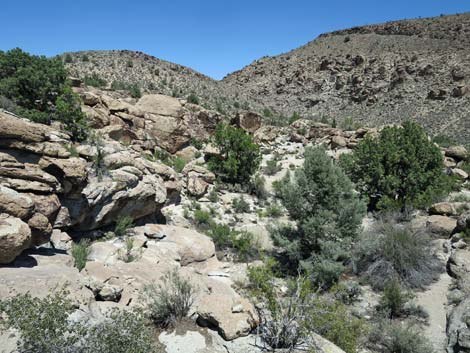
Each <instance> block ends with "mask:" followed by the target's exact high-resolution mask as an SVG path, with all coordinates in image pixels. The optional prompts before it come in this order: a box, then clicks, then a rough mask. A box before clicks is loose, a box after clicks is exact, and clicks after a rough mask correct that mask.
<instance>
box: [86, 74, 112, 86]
mask: <svg viewBox="0 0 470 353" xmlns="http://www.w3.org/2000/svg"><path fill="white" fill-rule="evenodd" d="M83 83H84V84H85V85H87V86H92V87H98V88H100V87H106V85H107V84H108V83H107V82H106V80H105V79H102V78H101V77H99V76H98V74H96V73H94V74H92V75H91V76H85V78H84V79H83Z"/></svg>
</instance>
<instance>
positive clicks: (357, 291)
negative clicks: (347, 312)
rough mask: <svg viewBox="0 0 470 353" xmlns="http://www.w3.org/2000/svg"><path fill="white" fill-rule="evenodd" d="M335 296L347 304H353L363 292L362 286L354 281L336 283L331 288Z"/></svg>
mask: <svg viewBox="0 0 470 353" xmlns="http://www.w3.org/2000/svg"><path fill="white" fill-rule="evenodd" d="M331 293H332V294H333V296H334V298H335V299H337V300H339V301H341V302H342V303H344V304H346V305H351V304H353V303H354V302H356V301H358V300H359V296H360V295H361V293H362V288H361V286H360V285H359V284H358V283H356V282H353V281H343V282H339V283H337V284H335V285H334V286H333V287H332V288H331Z"/></svg>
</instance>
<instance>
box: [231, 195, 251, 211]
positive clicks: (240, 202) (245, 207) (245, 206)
mask: <svg viewBox="0 0 470 353" xmlns="http://www.w3.org/2000/svg"><path fill="white" fill-rule="evenodd" d="M232 206H233V209H234V211H235V212H236V213H247V212H250V204H249V203H248V202H246V200H245V198H244V197H243V196H240V197H238V198H235V199H233V201H232Z"/></svg>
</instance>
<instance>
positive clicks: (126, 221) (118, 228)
mask: <svg viewBox="0 0 470 353" xmlns="http://www.w3.org/2000/svg"><path fill="white" fill-rule="evenodd" d="M133 226H134V219H133V218H132V217H131V216H121V217H119V218H118V219H117V220H116V224H115V226H114V234H116V236H118V237H123V236H124V235H126V234H127V231H128V230H129V228H132V227H133Z"/></svg>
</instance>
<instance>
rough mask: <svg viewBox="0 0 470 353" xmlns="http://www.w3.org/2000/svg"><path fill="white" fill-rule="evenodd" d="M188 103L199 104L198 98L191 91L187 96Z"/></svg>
mask: <svg viewBox="0 0 470 353" xmlns="http://www.w3.org/2000/svg"><path fill="white" fill-rule="evenodd" d="M187 101H188V103H191V104H199V98H198V96H196V95H195V94H194V93H191V94H190V95H189V96H188V98H187Z"/></svg>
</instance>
